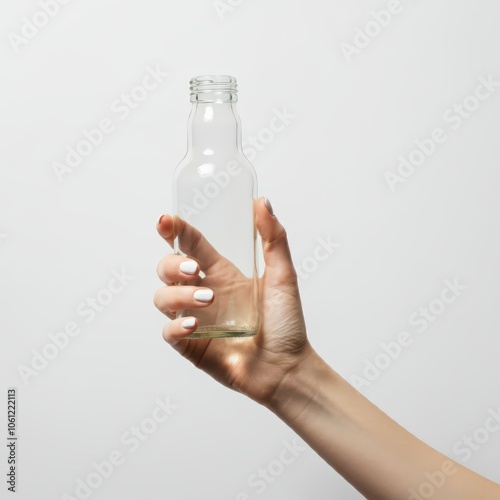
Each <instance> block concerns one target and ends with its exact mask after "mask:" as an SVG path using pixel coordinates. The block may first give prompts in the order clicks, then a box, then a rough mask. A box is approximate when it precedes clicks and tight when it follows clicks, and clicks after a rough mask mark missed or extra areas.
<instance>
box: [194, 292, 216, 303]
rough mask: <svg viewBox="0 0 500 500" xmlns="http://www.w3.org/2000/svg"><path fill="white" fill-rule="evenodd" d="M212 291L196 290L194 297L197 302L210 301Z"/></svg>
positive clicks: (212, 294)
mask: <svg viewBox="0 0 500 500" xmlns="http://www.w3.org/2000/svg"><path fill="white" fill-rule="evenodd" d="M213 296H214V292H212V290H196V292H194V298H195V300H197V301H198V302H210V301H211V300H212V299H213Z"/></svg>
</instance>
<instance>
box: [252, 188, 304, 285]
mask: <svg viewBox="0 0 500 500" xmlns="http://www.w3.org/2000/svg"><path fill="white" fill-rule="evenodd" d="M255 216H256V217H255V225H256V227H257V230H258V231H259V234H260V236H261V238H262V250H263V252H264V262H265V263H266V271H268V272H269V271H271V272H272V274H273V276H276V277H278V276H279V278H281V280H284V281H290V280H292V281H295V280H296V279H297V274H296V272H295V267H294V266H293V262H292V256H291V254H290V247H289V246H288V238H287V234H286V231H285V228H284V227H283V226H282V225H281V223H280V222H279V220H278V219H277V218H276V216H275V215H274V214H273V209H272V206H271V203H270V202H269V200H268V199H267V198H265V197H261V198H259V199H258V200H256V201H255Z"/></svg>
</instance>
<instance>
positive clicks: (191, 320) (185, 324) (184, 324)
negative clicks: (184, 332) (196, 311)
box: [181, 318, 196, 329]
mask: <svg viewBox="0 0 500 500" xmlns="http://www.w3.org/2000/svg"><path fill="white" fill-rule="evenodd" d="M181 324H182V328H186V329H189V328H194V325H196V319H195V318H186V319H185V320H184V321H183V322H182V323H181Z"/></svg>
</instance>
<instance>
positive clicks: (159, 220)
mask: <svg viewBox="0 0 500 500" xmlns="http://www.w3.org/2000/svg"><path fill="white" fill-rule="evenodd" d="M163 217H165V215H160V218H159V219H158V225H160V224H161V220H162V219H163Z"/></svg>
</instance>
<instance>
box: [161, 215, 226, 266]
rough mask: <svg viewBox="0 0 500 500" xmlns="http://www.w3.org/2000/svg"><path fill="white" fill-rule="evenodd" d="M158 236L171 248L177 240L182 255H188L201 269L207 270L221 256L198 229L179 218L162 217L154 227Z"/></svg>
mask: <svg viewBox="0 0 500 500" xmlns="http://www.w3.org/2000/svg"><path fill="white" fill-rule="evenodd" d="M156 228H157V230H158V233H159V234H160V236H161V237H162V238H163V239H165V240H166V241H167V243H168V244H169V245H170V246H171V247H172V248H173V247H174V240H175V238H178V244H179V249H180V250H181V252H182V253H184V254H186V255H190V256H192V257H193V258H195V259H196V260H198V262H200V264H201V265H202V267H203V269H206V268H209V267H210V266H212V265H213V264H215V263H216V262H217V261H218V260H220V259H221V255H220V254H219V252H217V250H215V248H214V247H213V246H212V245H211V244H210V243H209V242H208V240H207V239H206V238H205V236H203V234H202V233H200V231H198V229H196V228H195V227H193V226H191V225H190V224H188V223H187V222H186V221H185V220H184V219H181V218H180V217H179V216H177V215H176V216H174V217H172V216H171V215H167V214H165V215H162V216H161V217H160V220H159V221H158V224H157V226H156Z"/></svg>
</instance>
